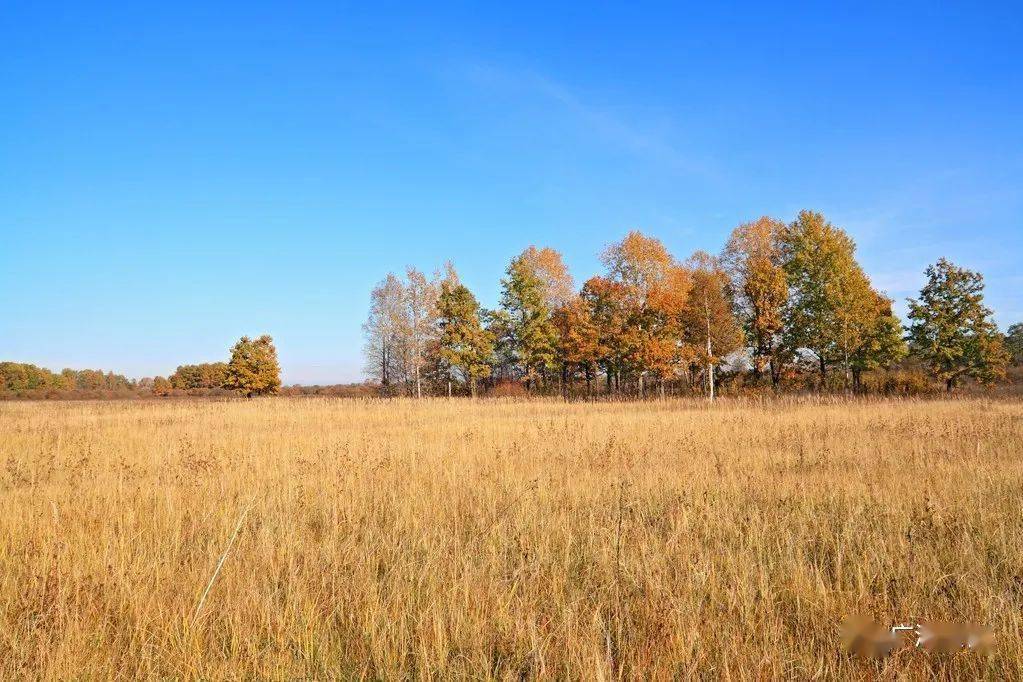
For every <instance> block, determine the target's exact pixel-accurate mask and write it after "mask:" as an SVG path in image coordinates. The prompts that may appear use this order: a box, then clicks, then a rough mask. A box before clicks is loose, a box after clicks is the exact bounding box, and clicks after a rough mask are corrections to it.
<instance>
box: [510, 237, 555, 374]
mask: <svg viewBox="0 0 1023 682" xmlns="http://www.w3.org/2000/svg"><path fill="white" fill-rule="evenodd" d="M550 298H551V294H550V292H549V291H548V287H547V282H545V280H544V279H543V278H542V277H541V276H540V273H539V272H538V271H537V269H536V268H535V263H534V262H533V260H532V259H531V257H529V256H528V251H527V253H525V254H522V255H519V256H517V257H515V258H514V259H512V261H511V263H510V264H509V265H508V269H507V270H506V276H505V277H504V279H502V280H501V308H502V310H503V312H504V314H503V315H502V316H501V317H500V319H501V321H502V322H503V323H504V325H505V331H506V332H507V335H508V341H509V345H510V347H511V351H512V353H513V356H514V359H515V362H516V364H517V365H518V366H519V367H520V370H521V373H522V376H524V377H525V379H526V385H527V386H528V387H532V386H534V385H536V383H537V381H538V380H540V379H544V378H546V376H547V372H548V371H549V370H551V369H553V368H554V366H555V362H556V353H557V329H556V328H555V327H554V323H553V321H552V319H551V313H552V310H551V308H550V306H549V300H550Z"/></svg>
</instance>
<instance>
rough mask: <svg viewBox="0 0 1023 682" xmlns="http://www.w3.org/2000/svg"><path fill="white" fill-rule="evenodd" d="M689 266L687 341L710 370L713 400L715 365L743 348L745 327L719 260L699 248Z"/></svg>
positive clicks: (695, 355)
mask: <svg viewBox="0 0 1023 682" xmlns="http://www.w3.org/2000/svg"><path fill="white" fill-rule="evenodd" d="M686 265H687V269H688V271H689V273H690V278H691V281H692V287H691V289H690V292H689V297H688V302H687V305H686V307H685V312H684V318H685V340H686V342H687V344H688V345H689V346H690V348H691V349H692V350H691V354H690V357H693V358H694V359H696V360H697V361H698V362H699V363H700V364H702V365H703V366H705V367H706V369H707V372H706V381H707V394H708V396H709V397H710V399H711V400H713V399H714V393H715V383H714V368H715V367H716V366H717V365H718V364H720V362H721V359H722V358H724V357H725V356H727V355H729V354H731V353H733V352H735V351H737V350H739V349H740V348H741V347H742V343H743V333H742V327H741V326H740V324H739V321H738V320H737V319H736V318H735V315H734V314H733V309H732V301H731V300H730V298H729V278H728V274H727V273H726V272H725V270H724V269H723V268H722V266H721V263H720V261H719V260H718V259H717V258H714V257H713V256H711V255H710V254H708V253H705V252H702V251H698V252H696V253H695V254H693V256H692V257H691V258H690V259H689V261H688V262H687V264H686Z"/></svg>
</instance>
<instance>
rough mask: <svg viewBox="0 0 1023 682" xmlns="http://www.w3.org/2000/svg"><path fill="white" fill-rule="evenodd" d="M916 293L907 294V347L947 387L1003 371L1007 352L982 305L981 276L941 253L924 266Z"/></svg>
mask: <svg viewBox="0 0 1023 682" xmlns="http://www.w3.org/2000/svg"><path fill="white" fill-rule="evenodd" d="M925 274H926V275H927V283H926V284H925V285H924V287H923V289H921V290H920V297H919V298H917V299H909V319H910V320H911V323H910V326H909V346H910V350H911V352H912V353H913V355H915V356H917V357H919V358H920V359H921V360H922V361H923V362H924V363H925V364H927V366H928V367H929V368H930V369H931V372H932V373H933V374H934V376H936V377H937V378H939V379H941V380H942V381H944V382H945V388H946V390H948V391H951V390H952V389H953V388H955V386H956V383H957V382H958V381H959V379H960V378H961V377H964V376H968V377H973V378H975V379H977V380H978V381H981V382H984V383H987V382H991V381H993V380H995V379H997V378H998V377H999V376H1001V375H1002V374H1003V372H1004V370H1005V365H1006V363H1007V361H1008V353H1007V352H1006V349H1005V346H1004V344H1003V341H1002V337H1001V335H1000V334H999V333H998V327H997V326H996V325H995V323H994V321H993V319H992V312H991V310H990V309H989V308H988V307H987V306H985V305H984V278H983V277H982V276H981V275H980V274H979V273H976V272H972V271H970V270H967V269H965V268H960V267H958V266H956V265H954V264H953V263H951V262H949V261H947V260H945V259H944V258H942V259H940V260H938V262H937V263H935V264H934V265H930V266H928V267H927V270H926V271H925Z"/></svg>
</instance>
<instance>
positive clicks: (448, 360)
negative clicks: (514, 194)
mask: <svg viewBox="0 0 1023 682" xmlns="http://www.w3.org/2000/svg"><path fill="white" fill-rule="evenodd" d="M855 251H856V248H855V244H854V242H853V240H852V239H851V238H850V237H849V235H848V234H847V233H846V232H845V231H844V230H842V229H841V228H839V227H837V226H835V225H833V224H832V223H831V222H829V221H828V220H827V219H826V218H825V217H824V216H823V215H822V214H820V213H817V212H814V211H801V212H800V213H799V214H798V215H797V216H796V218H795V219H794V220H793V221H791V222H790V223H784V222H782V221H779V220H776V219H773V218H769V217H763V218H759V219H757V220H755V221H752V222H749V223H745V224H742V225H739V226H738V227H736V228H735V230H733V231H732V233H731V235H730V237H729V239H728V242H727V243H726V245H725V247H724V248H723V249H722V251H721V253H720V254H718V255H714V254H709V253H704V252H697V253H694V254H693V255H692V256H690V257H689V258H687V259H685V260H679V259H677V258H676V257H674V256H673V255H672V254H671V253H670V252H669V251H668V250H667V248H666V247H665V246H664V244H663V243H661V242H660V241H659V240H658V239H656V238H653V237H650V236H648V235H645V234H642V233H641V232H639V231H633V232H630V233H629V234H627V235H626V236H625V237H624V238H623V239H622V240H621V241H619V242H616V243H614V244H611V245H609V246H608V247H607V248H606V249H605V250H604V251H603V253H602V254H601V261H602V263H603V266H604V272H603V273H601V274H598V275H595V276H593V277H591V278H589V279H587V280H586V281H585V282H583V284H582V286H581V287H580V288H579V289H578V290H577V289H576V288H575V285H574V283H573V280H572V277H571V275H570V274H569V272H568V268H567V267H566V266H565V263H564V261H563V259H562V257H561V255H560V254H559V253H558V252H557V251H554V250H553V249H550V248H536V247H533V246H530V247H529V248H527V249H526V250H525V251H523V252H522V253H521V254H519V255H518V256H516V257H515V258H513V259H512V260H511V262H510V263H509V264H508V266H507V268H506V269H505V276H504V277H503V278H502V280H501V295H500V303H499V306H498V307H497V308H496V309H494V310H487V309H485V308H483V307H482V306H481V305H480V304H479V301H478V300H477V298H476V297H475V296H474V295H473V293H472V292H471V291H470V290H469V289H468V288H467V287H466V286H465V285H464V284H463V283H461V282H460V281H459V278H458V275H457V273H456V271H455V269H454V267H453V266H452V265H451V264H448V265H447V266H446V267H445V269H444V271H443V272H438V273H435V274H434V275H433V277H427V276H426V275H424V274H423V273H422V272H420V271H419V270H416V269H414V268H409V269H408V270H406V272H405V275H404V277H399V276H397V275H395V274H388V275H387V277H386V278H385V279H384V280H383V281H381V282H380V283H379V284H378V285H377V286H376V287H375V288H374V289H373V291H372V293H371V296H370V313H369V318H368V319H367V321H366V324H365V325H364V330H365V334H366V346H365V355H366V372H367V374H368V375H369V377H370V379H371V380H372V381H375V382H376V383H377V384H378V385H379V386H380V389H381V391H382V392H384V393H385V394H388V395H399V394H403V395H411V396H421V395H423V394H424V393H432V394H441V395H443V394H448V395H452V394H454V393H460V394H465V395H476V394H477V392H478V391H479V390H480V388H481V387H483V388H485V389H487V390H495V389H496V390H495V392H496V393H499V394H511V393H513V391H509V390H507V389H506V388H505V387H507V386H509V385H514V386H520V387H521V390H525V391H528V392H531V393H539V394H554V393H559V392H560V393H561V394H562V395H565V396H567V395H569V394H578V393H579V392H581V391H583V390H584V391H585V394H586V395H591V394H592V393H593V392H594V390H595V387H596V386H598V384H602V386H603V392H604V393H607V394H611V395H635V396H644V395H648V394H649V393H651V392H653V391H656V392H657V393H658V394H660V395H664V394H665V393H666V392H669V391H670V392H672V393H697V392H700V393H704V394H707V395H708V396H710V397H713V396H714V394H715V391H716V390H717V389H718V388H719V387H720V386H721V385H725V386H728V387H729V388H737V387H742V388H752V389H753V390H756V389H757V387H762V386H763V387H766V386H770V387H772V388H773V389H774V390H781V389H783V388H786V387H795V388H814V389H816V390H835V389H838V390H847V391H865V390H867V384H866V382H865V377H866V376H868V375H872V374H876V373H881V374H884V380H883V381H880V380H879V381H874V382H873V383H872V385H874V386H876V387H878V389H879V390H885V391H888V390H898V388H897V386H898V384H900V383H901V384H902V385H903V386H906V387H909V386H912V390H917V388H918V386H917V384H915V383H913V382H912V381H909V380H904V379H902V378H900V377H903V375H904V374H906V373H907V372H908V371H910V370H907V369H906V363H907V362H910V363H915V364H916V365H917V366H920V367H923V368H925V369H926V370H927V371H929V372H930V373H931V376H933V377H934V378H936V379H941V380H942V381H943V382H944V383H945V387H946V388H948V389H949V390H951V389H952V388H954V386H955V385H956V382H957V380H958V379H959V378H961V377H967V376H968V377H971V378H973V379H975V380H977V381H980V382H990V381H994V380H996V379H997V378H998V377H1000V376H1001V375H1002V371H1003V369H1004V366H1005V364H1006V362H1008V361H1009V360H1010V359H1011V358H1016V361H1017V362H1018V361H1019V357H1020V355H1021V353H1020V350H1019V349H1020V346H1021V345H1023V342H1021V340H1020V337H1021V336H1023V328H1021V327H1020V326H1019V325H1014V327H1012V328H1011V329H1010V333H1009V336H1008V337H1003V336H1002V335H1001V334H999V332H998V330H997V328H996V327H995V326H994V323H993V322H992V321H991V311H990V310H988V309H987V308H985V307H984V306H983V304H982V288H983V286H982V283H981V282H982V280H981V279H980V276H979V275H976V274H975V273H970V272H969V271H966V270H962V269H960V268H956V267H955V266H952V265H951V264H950V263H947V261H944V260H942V261H939V263H938V264H937V265H935V266H932V267H931V268H929V269H928V271H927V274H928V277H929V279H930V282H929V283H928V285H927V286H926V287H925V288H924V290H923V291H922V292H921V297H920V299H919V300H914V301H911V302H910V320H911V326H910V327H908V328H906V329H904V328H903V326H902V324H901V322H900V321H899V320H898V318H897V317H896V316H895V314H894V312H893V310H892V300H891V299H890V298H888V297H887V296H885V295H884V293H882V292H880V291H878V290H877V289H875V288H874V286H873V285H872V283H871V281H870V278H869V277H868V276H867V274H866V273H865V272H864V270H863V268H862V267H861V266H860V264H859V263H858V262H857V260H856V253H855ZM904 332H908V333H904ZM1014 343H1015V344H1016V345H1015V346H1013V344H1014ZM1012 348H1016V349H1017V350H1015V351H1012V350H1011V349H1012ZM1007 349H1008V350H1007ZM1013 353H1015V354H1014V355H1013ZM907 356H911V358H910V360H907V359H906V358H907ZM896 369H898V370H899V371H898V372H897V371H895V370H896ZM600 380H602V381H600Z"/></svg>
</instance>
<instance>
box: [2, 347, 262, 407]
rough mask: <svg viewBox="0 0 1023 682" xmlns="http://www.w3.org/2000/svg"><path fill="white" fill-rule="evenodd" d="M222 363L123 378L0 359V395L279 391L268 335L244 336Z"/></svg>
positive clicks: (86, 395)
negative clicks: (166, 375)
mask: <svg viewBox="0 0 1023 682" xmlns="http://www.w3.org/2000/svg"><path fill="white" fill-rule="evenodd" d="M230 353H231V355H230V359H229V360H228V361H227V362H210V363H202V364H196V365H181V366H179V367H178V368H177V370H176V371H175V372H174V373H173V374H171V375H170V377H162V376H158V377H151V378H150V377H147V378H143V379H139V380H134V379H128V378H127V377H124V376H121V375H120V374H114V373H113V372H107V373H103V372H102V371H100V370H91V369H86V370H73V369H65V370H63V371H61V372H60V373H59V374H56V373H54V372H51V371H50V370H48V369H45V368H42V367H37V366H35V365H31V364H24V363H16V362H0V397H26V398H62V397H83V398H98V397H133V396H138V395H156V396H169V395H174V394H188V395H217V394H241V395H246V396H249V397H252V396H255V395H274V394H276V393H278V392H279V391H280V388H281V379H280V365H279V363H278V361H277V349H276V348H275V347H274V343H273V339H272V338H271V337H270V336H267V335H263V336H260V337H259V338H256V339H250V338H249V337H247V336H243V337H242V338H241V339H239V340H238V342H237V343H236V344H235V345H234V346H233V347H232V348H231V350H230Z"/></svg>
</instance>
